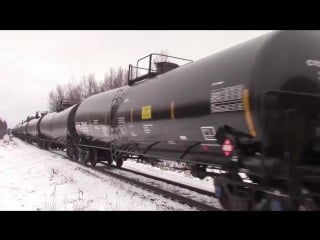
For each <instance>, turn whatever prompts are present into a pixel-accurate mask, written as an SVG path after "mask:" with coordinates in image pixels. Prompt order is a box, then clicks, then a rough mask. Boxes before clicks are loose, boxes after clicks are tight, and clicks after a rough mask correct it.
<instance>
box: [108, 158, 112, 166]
mask: <svg viewBox="0 0 320 240" xmlns="http://www.w3.org/2000/svg"><path fill="white" fill-rule="evenodd" d="M107 162H108V164H109V165H112V162H113V161H112V158H111V157H109V158H108V160H107Z"/></svg>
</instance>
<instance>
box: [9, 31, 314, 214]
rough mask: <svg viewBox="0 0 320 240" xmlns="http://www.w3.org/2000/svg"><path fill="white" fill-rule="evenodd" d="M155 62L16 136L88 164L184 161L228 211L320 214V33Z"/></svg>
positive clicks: (275, 36) (284, 34)
mask: <svg viewBox="0 0 320 240" xmlns="http://www.w3.org/2000/svg"><path fill="white" fill-rule="evenodd" d="M154 57H155V54H150V55H148V56H147V57H145V58H143V59H144V60H147V61H148V62H149V66H148V67H147V68H143V69H145V70H146V74H145V75H142V76H138V74H133V73H134V71H136V72H137V70H139V69H140V70H141V69H142V68H140V67H139V64H140V62H141V60H142V59H140V60H138V62H137V64H136V66H135V67H133V66H132V65H130V66H129V78H128V84H127V85H126V86H124V87H121V88H117V89H113V90H110V91H106V92H103V93H100V94H96V95H93V96H91V97H88V98H87V99H85V100H83V101H82V102H81V103H78V104H75V105H72V106H70V107H69V108H67V109H65V110H62V111H59V112H52V113H48V114H42V116H41V117H40V116H39V117H38V118H34V119H31V120H29V121H26V122H23V123H20V124H19V125H17V126H16V127H15V129H14V130H13V134H15V135H16V136H18V137H21V138H23V139H25V140H27V141H30V142H36V143H37V144H38V145H39V146H40V147H41V148H45V149H47V148H61V149H64V148H66V152H67V155H68V156H69V157H70V159H73V160H76V161H77V160H80V161H84V162H88V161H90V162H91V164H92V165H95V164H96V163H97V162H99V161H106V162H108V163H109V164H112V163H113V162H115V164H116V165H117V166H118V167H121V165H122V163H123V161H125V160H126V159H128V158H130V157H133V156H138V157H139V158H143V159H146V160H148V159H166V160H168V161H176V162H184V163H188V164H189V165H190V166H192V171H191V172H192V174H193V175H194V176H196V177H199V178H204V177H205V176H212V177H214V184H215V195H216V197H217V198H218V199H219V200H220V203H221V205H222V206H223V207H224V208H225V209H227V210H304V209H306V210H318V209H319V206H320V201H319V200H320V185H319V180H320V174H319V173H320V172H319V171H320V168H319V164H320V111H319V110H320V69H319V68H320V32H319V31H275V32H271V33H269V34H266V35H263V36H261V37H258V38H255V39H253V40H250V41H247V42H244V43H241V44H239V45H236V46H234V47H231V48H228V49H226V50H224V51H221V52H218V53H216V54H213V55H211V56H208V57H206V58H203V59H201V60H198V61H195V62H191V61H187V64H184V65H182V66H179V65H177V64H174V63H171V62H160V63H158V64H157V65H156V67H157V69H156V70H155V69H153V68H154V65H153V64H152V63H153V61H152V59H153V58H154ZM177 59H178V58H177ZM180 60H181V59H180ZM182 60H186V59H182ZM133 75H135V76H133Z"/></svg>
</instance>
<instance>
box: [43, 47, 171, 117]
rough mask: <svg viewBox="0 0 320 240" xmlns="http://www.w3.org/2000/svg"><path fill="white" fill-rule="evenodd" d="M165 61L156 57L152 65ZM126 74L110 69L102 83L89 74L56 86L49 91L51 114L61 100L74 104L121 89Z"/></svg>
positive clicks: (166, 59) (123, 71) (125, 79)
mask: <svg viewBox="0 0 320 240" xmlns="http://www.w3.org/2000/svg"><path fill="white" fill-rule="evenodd" d="M160 53H161V54H163V55H168V52H167V50H160ZM167 61H168V57H166V56H157V57H156V58H155V59H153V63H157V62H167ZM128 74H129V70H124V69H123V68H122V67H119V68H118V69H113V68H111V69H110V70H109V72H107V73H106V74H105V76H104V79H103V80H102V81H97V80H96V78H95V76H94V74H89V75H87V76H83V77H82V79H81V80H80V81H79V82H75V81H74V80H73V81H71V82H69V83H67V84H63V85H60V84H58V85H57V86H56V88H55V89H54V90H52V91H50V94H49V109H50V111H51V112H54V111H57V110H58V105H57V103H58V102H59V101H61V100H67V101H69V102H70V103H74V104H75V103H78V102H80V101H82V100H84V99H86V98H87V97H90V96H92V95H94V94H97V93H101V92H105V91H108V90H111V89H114V88H118V87H122V86H124V85H126V84H127V79H128Z"/></svg>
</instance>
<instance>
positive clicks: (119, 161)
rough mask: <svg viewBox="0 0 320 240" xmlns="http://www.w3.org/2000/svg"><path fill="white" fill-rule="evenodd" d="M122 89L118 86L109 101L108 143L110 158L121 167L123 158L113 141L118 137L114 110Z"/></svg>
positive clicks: (118, 132)
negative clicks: (110, 138) (110, 137)
mask: <svg viewBox="0 0 320 240" xmlns="http://www.w3.org/2000/svg"><path fill="white" fill-rule="evenodd" d="M123 91H124V87H121V88H119V89H118V90H117V91H116V93H115V95H114V97H113V98H112V102H111V129H112V138H113V141H112V142H111V143H110V151H111V159H112V161H115V162H116V164H117V166H118V167H121V165H122V163H123V160H122V159H121V158H119V156H120V153H119V152H118V151H117V147H116V145H115V144H114V143H113V142H114V141H115V140H116V139H118V137H119V135H120V134H121V133H120V129H119V128H118V123H117V118H116V112H117V110H118V108H119V105H120V103H121V101H122V97H121V94H122V93H123Z"/></svg>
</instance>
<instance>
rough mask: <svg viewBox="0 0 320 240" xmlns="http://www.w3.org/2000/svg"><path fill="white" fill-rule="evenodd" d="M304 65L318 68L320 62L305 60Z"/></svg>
mask: <svg viewBox="0 0 320 240" xmlns="http://www.w3.org/2000/svg"><path fill="white" fill-rule="evenodd" d="M306 65H307V66H308V67H312V66H314V67H319V68H320V61H319V60H311V59H310V60H307V61H306Z"/></svg>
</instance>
